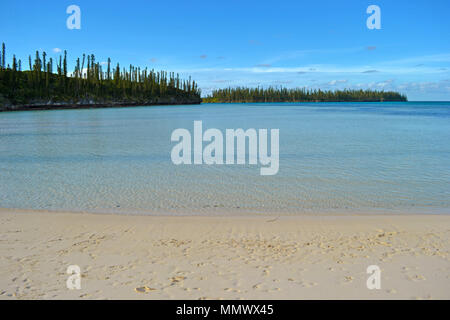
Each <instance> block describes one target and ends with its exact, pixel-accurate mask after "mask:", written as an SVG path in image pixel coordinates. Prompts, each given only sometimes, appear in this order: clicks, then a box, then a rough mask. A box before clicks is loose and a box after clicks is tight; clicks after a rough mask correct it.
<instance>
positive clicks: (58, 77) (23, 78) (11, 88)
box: [0, 43, 201, 111]
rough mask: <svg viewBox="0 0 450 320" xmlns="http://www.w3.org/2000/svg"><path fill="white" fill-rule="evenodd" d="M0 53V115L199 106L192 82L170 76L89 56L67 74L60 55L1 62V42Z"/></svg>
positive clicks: (4, 51) (3, 54)
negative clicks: (9, 112) (118, 107)
mask: <svg viewBox="0 0 450 320" xmlns="http://www.w3.org/2000/svg"><path fill="white" fill-rule="evenodd" d="M0 54H1V56H0V111H5V110H29V109H54V108H55V109H56V108H78V107H108V106H128V105H154V104H194V103H200V102H201V98H200V90H199V88H198V86H197V84H196V83H195V81H193V80H191V78H190V77H189V79H187V80H183V79H180V77H179V75H178V74H177V75H175V73H168V72H165V71H157V72H156V71H154V70H148V69H147V68H145V69H141V68H140V67H135V66H133V65H130V66H128V67H127V68H125V67H121V66H120V65H119V63H117V64H116V65H115V66H113V65H112V64H111V59H109V58H108V60H107V62H104V63H100V62H98V61H96V58H95V56H94V55H93V54H91V55H86V54H83V56H82V58H77V60H76V63H75V68H74V70H73V71H72V72H70V71H69V70H68V62H67V52H66V51H64V52H63V54H61V55H59V58H58V59H57V60H56V61H54V60H53V58H51V57H50V58H49V57H48V55H47V53H46V52H42V53H40V52H39V51H36V53H35V55H34V57H33V58H32V57H31V55H30V56H29V57H28V61H26V62H23V61H21V60H20V59H17V58H16V56H15V55H13V56H12V59H11V63H7V62H6V61H7V59H6V47H5V44H4V43H3V45H2V50H1V53H0Z"/></svg>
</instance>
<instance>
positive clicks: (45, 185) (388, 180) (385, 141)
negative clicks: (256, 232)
mask: <svg viewBox="0 0 450 320" xmlns="http://www.w3.org/2000/svg"><path fill="white" fill-rule="evenodd" d="M194 120H202V121H203V128H204V129H208V128H217V129H220V130H222V132H225V129H227V128H230V129H237V128H243V129H248V128H256V129H260V128H267V129H272V128H278V129H280V169H279V172H278V174H277V175H274V176H261V175H260V173H259V172H260V166H259V165H257V166H255V165H213V166H208V165H180V166H175V165H174V164H173V163H172V161H171V158H170V152H171V149H172V147H173V146H174V145H175V143H172V142H171V141H170V137H171V133H172V131H173V130H174V129H176V128H186V129H189V130H190V131H191V132H192V130H193V121H194ZM0 207H3V208H30V209H47V210H68V211H93V212H118V213H142V214H165V213H167V214H215V213H229V214H240V213H269V214H278V213H285V214H305V213H312V214H319V213H330V212H331V213H366V212H367V213H372V212H376V213H411V212H413V213H445V214H449V213H450V103H448V102H408V103H279V104H274V103H268V104H207V105H195V106H194V105H192V106H155V107H136V108H113V109H91V110H55V111H32V112H5V113H0Z"/></svg>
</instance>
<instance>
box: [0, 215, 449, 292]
mask: <svg viewBox="0 0 450 320" xmlns="http://www.w3.org/2000/svg"><path fill="white" fill-rule="evenodd" d="M0 240H1V241H0V272H1V276H0V299H449V298H450V292H449V291H448V288H449V287H450V264H449V261H450V258H449V251H450V216H447V215H378V216H376V215H359V216H356V215H340V216H326V215H320V216H312V215H304V216H278V217H275V216H229V217H225V216H209V217H205V216H142V215H140V216H137V215H119V214H90V213H67V212H66V213H63V212H59V213H58V212H36V211H30V210H17V209H16V210H13V209H0ZM374 264H375V265H379V267H380V269H381V272H382V280H381V289H380V290H368V289H367V287H366V280H367V277H368V275H367V274H366V268H367V267H368V266H369V265H374ZM69 265H79V266H80V269H81V273H82V277H81V286H82V288H81V290H68V289H67V288H66V280H67V277H68V275H67V274H66V268H67V267H68V266H69Z"/></svg>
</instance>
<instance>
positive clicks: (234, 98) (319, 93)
mask: <svg viewBox="0 0 450 320" xmlns="http://www.w3.org/2000/svg"><path fill="white" fill-rule="evenodd" d="M325 101H327V102H352V101H355V102H376V101H407V98H406V96H405V95H402V94H400V93H398V92H394V91H376V90H350V89H345V90H321V89H306V88H293V89H287V88H282V87H281V88H276V87H269V88H261V87H258V88H246V87H236V88H231V87H230V88H225V89H217V90H213V91H212V93H211V94H210V95H208V96H207V97H206V98H203V102H206V103H230V102H237V103H238V102H325Z"/></svg>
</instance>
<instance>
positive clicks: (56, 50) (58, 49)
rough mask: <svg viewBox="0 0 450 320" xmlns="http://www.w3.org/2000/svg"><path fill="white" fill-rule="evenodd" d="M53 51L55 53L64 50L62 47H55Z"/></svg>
mask: <svg viewBox="0 0 450 320" xmlns="http://www.w3.org/2000/svg"><path fill="white" fill-rule="evenodd" d="M53 52H54V53H60V52H62V50H61V49H60V48H53Z"/></svg>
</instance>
